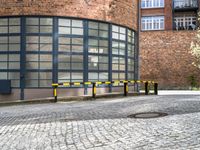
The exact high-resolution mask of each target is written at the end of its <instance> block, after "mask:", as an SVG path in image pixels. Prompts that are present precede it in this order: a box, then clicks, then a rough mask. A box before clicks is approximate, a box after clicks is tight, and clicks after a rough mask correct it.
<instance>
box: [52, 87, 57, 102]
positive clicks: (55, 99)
mask: <svg viewBox="0 0 200 150" xmlns="http://www.w3.org/2000/svg"><path fill="white" fill-rule="evenodd" d="M52 86H53V96H54V102H55V103H56V102H57V101H58V99H57V87H58V84H52Z"/></svg>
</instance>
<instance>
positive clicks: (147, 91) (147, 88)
mask: <svg viewBox="0 0 200 150" xmlns="http://www.w3.org/2000/svg"><path fill="white" fill-rule="evenodd" d="M145 95H149V83H148V82H145Z"/></svg>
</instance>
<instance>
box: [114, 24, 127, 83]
mask: <svg viewBox="0 0 200 150" xmlns="http://www.w3.org/2000/svg"><path fill="white" fill-rule="evenodd" d="M125 54H126V29H125V28H123V27H120V26H116V25H113V26H112V72H113V73H112V79H113V80H125V79H126V77H125V70H126V66H125V65H126V63H125Z"/></svg>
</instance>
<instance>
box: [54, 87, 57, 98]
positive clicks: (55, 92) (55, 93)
mask: <svg viewBox="0 0 200 150" xmlns="http://www.w3.org/2000/svg"><path fill="white" fill-rule="evenodd" d="M56 96H57V89H56V88H54V97H56Z"/></svg>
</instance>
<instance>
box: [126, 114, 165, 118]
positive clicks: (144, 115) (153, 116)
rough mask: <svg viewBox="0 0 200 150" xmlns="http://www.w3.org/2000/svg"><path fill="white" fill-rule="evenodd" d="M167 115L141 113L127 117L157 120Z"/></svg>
mask: <svg viewBox="0 0 200 150" xmlns="http://www.w3.org/2000/svg"><path fill="white" fill-rule="evenodd" d="M167 115H168V114H167V113H162V112H142V113H136V114H132V115H129V116H128V117H129V118H139V119H148V118H159V117H164V116H167Z"/></svg>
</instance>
